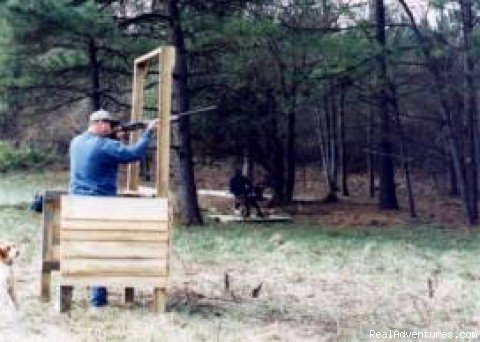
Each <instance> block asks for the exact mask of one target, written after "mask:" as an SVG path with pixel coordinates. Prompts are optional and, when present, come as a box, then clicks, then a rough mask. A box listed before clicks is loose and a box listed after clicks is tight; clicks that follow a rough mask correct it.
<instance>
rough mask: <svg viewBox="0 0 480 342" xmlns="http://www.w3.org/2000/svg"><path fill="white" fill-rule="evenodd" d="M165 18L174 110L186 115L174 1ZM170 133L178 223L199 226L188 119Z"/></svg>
mask: <svg viewBox="0 0 480 342" xmlns="http://www.w3.org/2000/svg"><path fill="white" fill-rule="evenodd" d="M167 10H168V16H169V17H170V18H171V30H172V42H173V45H174V46H175V48H176V61H175V71H174V75H175V76H174V82H173V83H174V89H173V94H174V101H173V105H174V110H176V111H177V112H186V111H188V109H189V106H190V105H189V93H188V74H187V56H186V49H185V40H184V35H183V30H182V27H181V23H180V13H179V9H178V0H169V1H168V8H167ZM173 134H174V137H175V138H176V139H175V140H176V142H177V143H178V148H177V149H175V153H174V156H173V157H174V161H175V162H176V167H177V172H176V173H175V177H176V181H177V195H178V205H179V209H180V216H181V222H182V223H183V224H185V225H200V224H202V223H203V220H202V216H201V214H200V208H199V206H198V198H197V189H196V185H195V174H194V169H193V152H192V146H191V144H192V143H191V140H192V137H191V133H190V118H189V117H188V116H182V117H181V118H180V119H179V120H178V121H177V123H176V125H175V126H174V127H173Z"/></svg>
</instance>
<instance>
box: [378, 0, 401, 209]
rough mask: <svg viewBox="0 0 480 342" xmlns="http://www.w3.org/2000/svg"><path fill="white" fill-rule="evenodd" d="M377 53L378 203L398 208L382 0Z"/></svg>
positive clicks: (379, 4) (380, 2)
mask: <svg viewBox="0 0 480 342" xmlns="http://www.w3.org/2000/svg"><path fill="white" fill-rule="evenodd" d="M375 18H376V40H377V44H378V48H379V49H380V51H379V53H378V54H377V58H376V60H377V80H378V84H377V86H378V91H377V94H378V101H379V111H380V144H379V153H380V156H379V159H380V193H379V198H378V199H379V202H378V205H379V207H380V208H381V209H398V202H397V194H396V189H395V170H394V164H393V158H392V153H393V143H392V141H391V129H390V117H389V110H388V91H387V87H388V80H387V78H388V75H387V61H386V56H385V48H386V47H385V43H386V39H385V6H384V3H383V0H376V1H375Z"/></svg>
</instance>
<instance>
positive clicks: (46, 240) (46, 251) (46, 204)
mask: <svg viewBox="0 0 480 342" xmlns="http://www.w3.org/2000/svg"><path fill="white" fill-rule="evenodd" d="M52 223H53V201H52V200H47V199H46V198H44V199H43V213H42V229H43V238H42V259H43V260H44V261H45V260H51V250H50V249H51V245H52V239H51V236H52V230H53V228H52Z"/></svg>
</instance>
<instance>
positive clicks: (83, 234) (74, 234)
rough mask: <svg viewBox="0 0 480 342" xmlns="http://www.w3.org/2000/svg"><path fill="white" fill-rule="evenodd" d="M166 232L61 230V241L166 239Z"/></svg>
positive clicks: (154, 240) (162, 240) (158, 240)
mask: <svg viewBox="0 0 480 342" xmlns="http://www.w3.org/2000/svg"><path fill="white" fill-rule="evenodd" d="M168 235H169V234H168V232H166V231H165V232H161V231H152V230H67V229H65V230H62V241H68V240H76V241H150V242H166V241H168Z"/></svg>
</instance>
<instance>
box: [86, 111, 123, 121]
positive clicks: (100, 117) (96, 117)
mask: <svg viewBox="0 0 480 342" xmlns="http://www.w3.org/2000/svg"><path fill="white" fill-rule="evenodd" d="M92 121H110V122H119V121H118V120H117V119H115V118H114V117H113V115H112V114H111V113H110V112H108V111H106V110H105V109H99V110H97V111H95V112H93V113H92V114H91V115H90V122H92Z"/></svg>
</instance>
